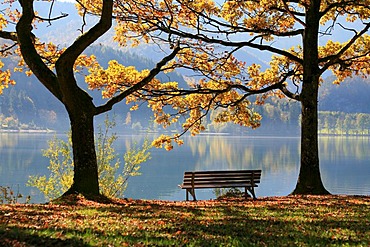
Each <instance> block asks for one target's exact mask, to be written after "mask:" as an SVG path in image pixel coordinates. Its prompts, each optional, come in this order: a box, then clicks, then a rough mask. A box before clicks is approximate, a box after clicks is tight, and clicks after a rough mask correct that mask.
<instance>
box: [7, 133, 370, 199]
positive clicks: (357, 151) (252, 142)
mask: <svg viewBox="0 0 370 247" xmlns="http://www.w3.org/2000/svg"><path fill="white" fill-rule="evenodd" d="M52 137H53V135H50V134H41V135H40V134H14V133H12V134H10V133H9V134H5V133H2V134H0V138H1V142H0V155H1V159H0V185H3V186H11V187H13V188H15V189H17V187H18V186H19V188H20V190H21V192H22V193H23V194H26V195H28V194H30V195H31V196H32V199H33V202H42V201H43V197H42V196H41V195H40V194H38V193H37V190H35V189H31V188H29V187H26V186H25V183H26V181H27V180H28V176H29V175H34V174H41V175H43V174H48V170H47V166H48V160H47V159H46V158H44V157H42V154H41V149H45V148H47V140H49V139H52ZM144 138H145V137H144V136H125V135H123V136H119V139H118V143H117V147H116V149H117V151H118V152H119V153H120V154H121V155H122V154H123V153H124V152H125V150H127V148H128V147H129V146H130V145H131V144H132V143H134V142H138V143H141V142H142V141H143V140H144ZM319 147H320V162H321V171H322V177H323V181H324V184H325V186H326V188H327V189H328V190H329V191H330V192H332V193H334V194H362V195H369V194H370V179H368V178H369V175H370V164H369V160H370V153H369V152H368V150H369V147H370V143H369V138H367V137H359V138H353V137H320V146H319ZM299 150H300V140H299V138H298V137H294V138H282V137H245V136H242V137H237V136H197V137H188V138H186V139H185V144H184V145H182V146H180V147H175V149H174V150H172V151H169V152H168V151H165V150H162V149H152V150H151V153H152V158H151V159H150V160H149V161H148V162H147V163H146V164H143V165H142V170H141V171H142V175H141V176H139V177H132V178H130V179H129V186H128V189H127V191H126V196H127V197H133V198H143V199H169V200H183V199H184V195H185V192H184V191H182V190H181V189H179V188H178V184H180V183H181V180H182V176H183V173H184V171H187V170H220V169H225V170H226V169H262V180H261V184H260V187H259V188H257V190H256V193H257V196H273V195H287V194H289V193H290V192H291V191H292V190H293V189H294V186H295V183H296V181H297V177H298V171H299V152H300V151H299ZM197 196H198V198H200V199H209V198H214V194H213V192H212V190H204V191H202V190H200V191H199V193H198V192H197Z"/></svg>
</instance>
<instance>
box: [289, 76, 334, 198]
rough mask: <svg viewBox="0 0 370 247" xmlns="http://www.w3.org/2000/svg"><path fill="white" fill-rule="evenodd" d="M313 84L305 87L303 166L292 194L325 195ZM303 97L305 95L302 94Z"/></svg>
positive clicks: (303, 101)
mask: <svg viewBox="0 0 370 247" xmlns="http://www.w3.org/2000/svg"><path fill="white" fill-rule="evenodd" d="M314 84H316V83H311V84H309V85H308V86H307V85H306V87H305V94H304V95H306V97H302V101H301V104H302V120H301V165H300V170H299V176H298V182H297V185H296V188H295V189H294V191H293V193H292V194H311V195H325V194H329V192H328V191H327V190H326V189H325V187H324V185H323V183H322V180H321V174H320V163H319V147H318V124H317V123H318V121H317V111H318V108H317V94H318V90H317V89H315V87H314V86H312V85H314ZM302 95H303V93H302Z"/></svg>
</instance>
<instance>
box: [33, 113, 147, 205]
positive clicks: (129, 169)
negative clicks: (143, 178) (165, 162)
mask: <svg viewBox="0 0 370 247" xmlns="http://www.w3.org/2000/svg"><path fill="white" fill-rule="evenodd" d="M104 124H105V128H104V129H103V128H102V127H101V126H99V127H98V134H97V138H96V149H97V150H96V153H97V161H98V175H99V186H100V190H101V193H102V194H103V195H105V196H107V197H111V198H112V197H122V196H123V192H124V191H125V190H126V188H127V180H128V179H129V177H131V176H138V175H140V173H139V169H140V167H141V164H142V163H144V162H146V161H147V160H148V159H150V152H149V149H150V148H151V144H150V143H149V141H148V140H147V139H145V140H144V143H143V144H142V146H141V147H137V144H136V143H134V144H133V145H132V146H131V147H129V148H128V150H127V151H126V153H125V154H124V157H123V158H124V166H123V167H122V166H121V162H120V160H119V155H118V154H117V153H116V151H115V149H114V147H113V144H114V142H115V141H116V140H117V135H116V134H114V133H113V134H109V133H110V130H111V129H112V128H114V126H115V124H116V123H115V121H114V120H112V121H110V120H109V118H108V117H107V118H106V119H105V121H104ZM48 144H49V147H48V149H46V150H44V151H43V155H44V156H45V157H48V158H49V160H50V165H49V166H48V169H49V171H50V175H49V177H46V176H45V175H44V176H39V175H34V176H30V178H29V180H28V183H27V185H28V186H32V187H36V188H37V189H39V190H40V191H41V193H43V194H44V196H45V197H46V198H47V199H48V200H49V199H55V198H57V197H59V196H61V195H62V194H63V193H64V192H65V191H67V190H68V189H69V188H70V187H71V185H72V183H73V158H72V141H71V135H70V134H69V135H68V141H64V140H62V139H58V138H57V137H54V138H53V139H52V140H50V141H49V143H48Z"/></svg>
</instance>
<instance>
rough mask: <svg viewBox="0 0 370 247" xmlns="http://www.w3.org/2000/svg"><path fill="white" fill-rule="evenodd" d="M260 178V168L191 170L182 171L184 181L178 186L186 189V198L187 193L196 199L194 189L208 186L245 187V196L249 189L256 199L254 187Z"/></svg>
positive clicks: (187, 197)
mask: <svg viewBox="0 0 370 247" xmlns="http://www.w3.org/2000/svg"><path fill="white" fill-rule="evenodd" d="M260 180H261V170H233V171H232V170H230V171H192V172H185V173H184V181H183V183H182V184H180V185H179V186H180V188H182V189H186V200H187V201H188V200H189V194H191V195H192V197H193V200H194V201H196V200H197V199H196V197H195V189H210V188H241V187H244V189H245V198H247V197H248V193H247V191H249V192H250V193H251V195H252V197H253V199H257V197H256V195H255V193H254V188H255V187H258V184H259V183H260Z"/></svg>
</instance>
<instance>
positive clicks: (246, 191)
mask: <svg viewBox="0 0 370 247" xmlns="http://www.w3.org/2000/svg"><path fill="white" fill-rule="evenodd" d="M248 191H249V192H250V193H251V195H252V197H253V200H257V197H256V194H255V193H254V187H253V186H251V187H245V199H247V197H248Z"/></svg>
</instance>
